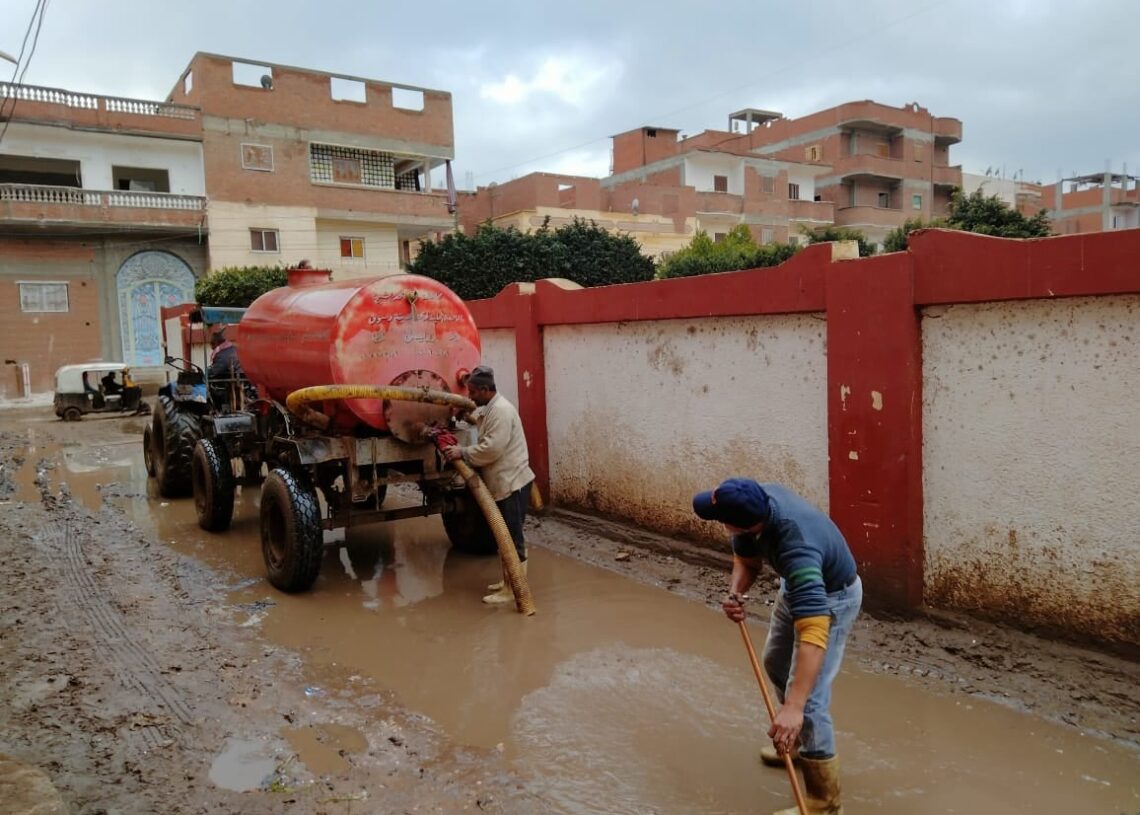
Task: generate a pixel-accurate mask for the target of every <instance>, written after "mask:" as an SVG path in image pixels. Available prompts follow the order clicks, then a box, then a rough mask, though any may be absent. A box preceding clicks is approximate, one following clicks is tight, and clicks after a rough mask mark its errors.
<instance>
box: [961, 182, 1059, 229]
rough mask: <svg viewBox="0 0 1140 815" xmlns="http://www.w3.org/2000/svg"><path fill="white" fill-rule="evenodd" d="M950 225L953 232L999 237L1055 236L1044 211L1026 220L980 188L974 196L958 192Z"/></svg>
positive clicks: (975, 191)
mask: <svg viewBox="0 0 1140 815" xmlns="http://www.w3.org/2000/svg"><path fill="white" fill-rule="evenodd" d="M947 224H948V226H949V227H950V228H951V229H961V230H964V231H966V232H977V233H978V234H980V235H995V236H997V237H999V238H1044V237H1048V236H1049V235H1052V234H1053V229H1052V227H1051V225H1050V223H1049V217H1048V215H1047V214H1046V213H1045V211H1044V210H1042V211H1041V212H1038V213H1037V214H1036V215H1034V216H1033V217H1032V218H1026V217H1025V216H1024V215H1022V214H1021V213H1020V212H1018V211H1017V210H1016V209H1014V208H1013V207H1011V206H1010V205H1009V204H1007V203H1005V202H1004V201H1002V200H1001V199H1000V198H998V197H997V196H996V195H990V196H986V195H983V194H982V191H981V190H980V189H977V190H974V192H973V193H971V194H970V195H966V194H965V193H963V192H962V191H961V190H960V189H955V190H954V192H953V193H952V194H951V196H950V217H949V218H947Z"/></svg>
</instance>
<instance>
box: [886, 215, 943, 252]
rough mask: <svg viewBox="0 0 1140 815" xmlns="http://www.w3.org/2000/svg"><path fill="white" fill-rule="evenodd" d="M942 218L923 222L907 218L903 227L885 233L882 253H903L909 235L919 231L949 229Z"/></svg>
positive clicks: (919, 219) (918, 219)
mask: <svg viewBox="0 0 1140 815" xmlns="http://www.w3.org/2000/svg"><path fill="white" fill-rule="evenodd" d="M950 228H951V227H950V226H949V224H947V223H946V221H945V220H943V219H942V218H935V219H934V220H932V221H924V220H922V219H921V218H907V219H906V221H904V222H903V225H902V226H900V227H898V228H897V229H893V230H891V231H890V232H888V233H887V237H886V238H884V239H883V251H884V252H905V251H906V248H907V246H908V245H909V241H910V233H911V232H914V231H916V230H919V229H950Z"/></svg>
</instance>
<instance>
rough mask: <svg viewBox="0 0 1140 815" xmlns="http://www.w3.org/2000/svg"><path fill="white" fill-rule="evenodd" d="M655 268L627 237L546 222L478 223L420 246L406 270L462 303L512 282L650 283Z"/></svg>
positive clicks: (581, 224) (589, 224) (579, 224)
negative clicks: (519, 225) (469, 231)
mask: <svg viewBox="0 0 1140 815" xmlns="http://www.w3.org/2000/svg"><path fill="white" fill-rule="evenodd" d="M654 270H655V266H654V264H653V259H652V258H650V257H647V256H645V255H643V254H642V253H641V246H640V245H639V244H638V243H637V241H635V240H634V239H633V238H631V237H630V236H629V235H623V234H617V233H613V232H609V231H607V230H605V229H602V228H601V227H599V226H598V225H597V224H596V223H594V222H593V221H584V220H581V219H579V218H575V219H574V220H573V221H572V222H571V223H569V224H566V225H565V226H561V227H558V228H557V229H554V230H552V229H550V225H549V219H547V221H546V222H545V223H544V224H543V225H542V227H541V228H539V229H538V230H536V231H534V232H521V231H519V230H518V229H516V228H515V227H507V228H505V229H504V228H501V227H497V226H494V225H493V224H490V223H487V224H482V225H481V226H479V227H477V228H476V230H475V233H474V234H473V235H465V234H462V233H458V232H455V233H451V234H449V235H445V236H444V237H443V239H442V240H439V241H429V242H427V243H425V244H423V246H422V247H421V248H420V253H419V255H418V256H417V257H416V259H415V260H414V261H413V262H412V263H411V265H410V266H409V271H411V272H413V273H415V274H421V275H426V276H427V277H431V278H434V279H436V280H438V281H440V282H441V283H443V284H444V285H445V286H447V287H448V288H450V289H451V290H452V291H454V292H455V293H456V294H458V295H459V296H460V297H462V298H463V299H464V300H477V299H480V298H484V297H494V296H495V295H496V294H498V293H499V292H500V291H502V290H503V288H504V287H506V286H508V285H510V284H511V283H531V282H533V281H535V280H541V279H543V278H547V277H562V278H566V279H567V280H572V281H574V282H575V283H578V284H579V285H582V286H605V285H610V284H613V283H634V282H637V281H639V280H651V279H652V278H653V273H654Z"/></svg>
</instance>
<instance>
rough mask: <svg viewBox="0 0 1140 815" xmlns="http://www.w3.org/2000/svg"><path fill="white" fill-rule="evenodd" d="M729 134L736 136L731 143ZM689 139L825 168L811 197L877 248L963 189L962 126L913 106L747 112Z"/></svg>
mask: <svg viewBox="0 0 1140 815" xmlns="http://www.w3.org/2000/svg"><path fill="white" fill-rule="evenodd" d="M734 130H735V131H736V132H739V133H740V135H739V136H738V137H737V138H735V139H733V138H732V133H733V131H734ZM695 139H699V140H700V142H701V143H708V142H710V141H720V140H722V139H725V140H727V141H724V142H723V143H724V144H725V145H726V146H731V147H733V148H734V149H737V150H743V151H746V152H748V153H749V154H751V155H756V156H765V157H770V158H775V159H782V160H785V161H794V162H804V163H807V164H809V165H812V166H817V167H823V168H825V169H826V172H824V173H822V174H821V175H819V176H818V177H817V178H816V179H815V192H814V194H815V196H816V197H817V199H818V200H820V201H830V202H832V203H833V204H834V206H835V224H836V225H837V226H845V227H852V228H855V229H858V230H860V231H862V232H863V233H864V234H865V235H866V236H867V237H868V238H869V239H870V240H871V241H873V242H876V243H878V242H881V241H882V240H883V238H884V237H886V235H887V233H888V232H890V231H891V230H893V229H895V228H896V227H898V226H901V225H902V223H903V222H904V221H905V220H907V219H908V218H923V219H926V220H929V219H930V218H933V217H938V216H940V215H944V214H946V209H947V206H948V205H949V203H950V193H951V191H952V190H953V189H954V188H955V187H961V186H962V168H961V166H954V165H951V164H950V147H951V145H954V144H957V143H958V142H960V141H961V140H962V123H961V122H960V121H959V120H958V119H953V118H949V117H939V116H934V115H932V114H931V113H930V111H928V110H927V109H926V108H924V107H921V106H920V105H919V104H918V103H911V104H908V105H903V106H902V107H901V108H899V107H892V106H890V105H883V104H880V103H878V102H872V101H870V100H866V101H861V102H848V103H846V104H842V105H838V106H836V107H833V108H828V109H827V110H821V111H819V112H817V113H812V114H809V115H807V116H802V117H800V118H799V119H786V118H784V117H783V116H782V115H781V114H779V113H772V112H768V111H756V110H745V111H740V112H738V113H735V114H733V115H732V116H730V117H729V132H727V133H725V132H715V131H712V132H710V131H706V132H705V133H702V134H701V135H700V136H697V137H695ZM687 141H688V140H687ZM789 197H790V196H789ZM801 197H802V190H801ZM808 200H811V199H808Z"/></svg>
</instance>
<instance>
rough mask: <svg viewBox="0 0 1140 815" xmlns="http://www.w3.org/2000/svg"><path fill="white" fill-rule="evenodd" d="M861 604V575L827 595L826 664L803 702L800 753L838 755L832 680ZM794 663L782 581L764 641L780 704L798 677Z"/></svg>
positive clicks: (767, 669)
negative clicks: (796, 676)
mask: <svg viewBox="0 0 1140 815" xmlns="http://www.w3.org/2000/svg"><path fill="white" fill-rule="evenodd" d="M862 605H863V581H862V580H861V579H859V578H855V582H854V583H852V584H851V585H850V586H848V587H847V588H845V589H840V590H839V591H836V592H832V593H831V594H828V595H827V606H828V608H827V613H828V616H830V617H831V628H830V630H829V631H828V635H827V651H825V652H824V656H823V665H822V666H821V667H820V669H819V676H818V677H817V678H816V680H815V687H813V688H812V690H811V694H810V695H809V696H808V700H807V704H805V705H804V727H803V730H802V731H801V732H800V755H802V756H805V757H807V758H831V757H832V756H834V755H835V729H834V728H833V727H832V723H831V683H832V682H834V681H835V677H836V676H837V675H838V674H839V667H840V665H841V664H842V662H843V651H844V649H845V648H846V646H847V635H848V634H850V633H851V627H852V626H853V625H854V624H855V618H856V617H858V616H859V609H860V607H861V606H862ZM795 665H796V629H795V627H794V626H793V624H792V613H791V610H790V609H789V608H788V604H787V602H786V600H785V599H784V583H783V581H782V580H781V581H780V592H779V593H778V594H777V595H776V604H775V605H774V606H773V607H772V619H771V622H770V623H769V628H768V639H767V640H766V641H765V642H764V672H765V673H766V674H768V678H769V679H771V680H772V684H773V685H774V686H775V688H776V696H777V697H778V698H779V700H780V704H783V703H784V692H785V690H786V689H787V687H788V686H789V685H791V683H792V679H793V678H794V677H795Z"/></svg>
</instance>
